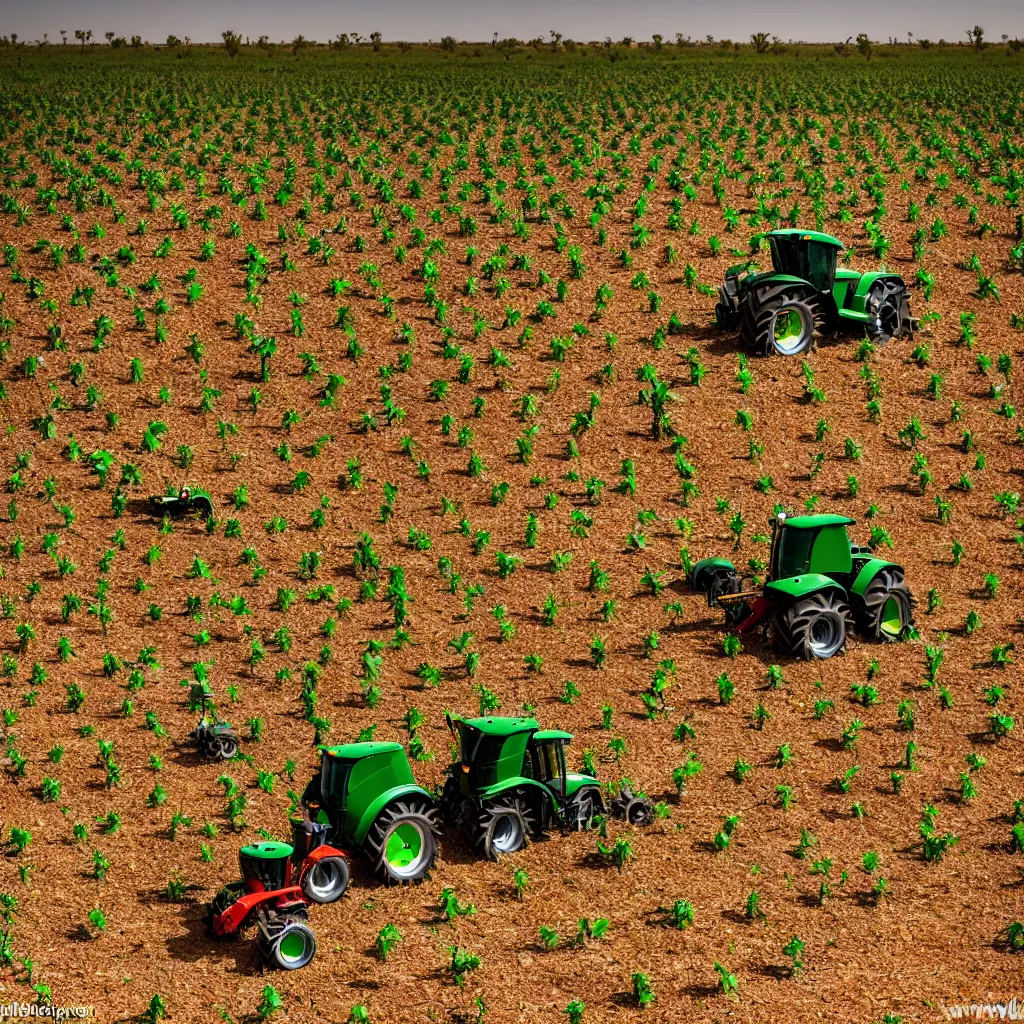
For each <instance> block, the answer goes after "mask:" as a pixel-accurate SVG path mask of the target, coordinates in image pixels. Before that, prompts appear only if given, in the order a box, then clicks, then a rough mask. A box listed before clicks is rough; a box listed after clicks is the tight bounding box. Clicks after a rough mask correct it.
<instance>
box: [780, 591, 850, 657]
mask: <svg viewBox="0 0 1024 1024" xmlns="http://www.w3.org/2000/svg"><path fill="white" fill-rule="evenodd" d="M850 622H851V618H850V606H849V605H848V604H847V603H846V601H845V599H844V598H843V596H842V595H841V594H840V593H839V592H838V591H836V590H819V591H817V592H816V593H813V594H808V595H807V596H806V597H802V598H798V599H797V600H795V601H794V602H793V603H792V604H790V605H788V606H786V607H784V608H780V609H778V610H777V611H776V612H775V617H774V620H773V623H772V625H773V628H774V631H775V636H776V639H777V640H778V642H779V643H780V644H781V645H782V647H784V648H785V650H786V651H787V652H788V653H789V654H792V655H793V656H794V657H797V658H806V659H807V660H808V661H810V660H811V659H812V658H819V659H824V658H831V657H832V656H833V655H834V654H839V652H840V651H842V650H844V649H845V647H846V633H847V629H848V627H849V625H850Z"/></svg>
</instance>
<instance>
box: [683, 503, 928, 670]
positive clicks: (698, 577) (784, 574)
mask: <svg viewBox="0 0 1024 1024" xmlns="http://www.w3.org/2000/svg"><path fill="white" fill-rule="evenodd" d="M852 523H853V520H852V519H848V518H846V516H839V515H810V516H794V517H793V518H789V517H787V516H786V514H785V512H780V513H778V515H776V516H774V517H773V518H772V519H771V520H770V525H771V528H772V546H771V557H770V561H769V570H768V580H767V582H766V583H765V584H764V586H763V587H761V588H760V589H757V588H755V586H754V582H753V581H752V580H748V579H744V578H743V577H742V576H741V575H740V573H738V572H737V571H736V569H735V568H734V567H733V564H732V562H729V561H727V560H726V559H724V558H704V559H702V560H701V561H699V562H697V563H696V564H695V565H694V566H693V567H692V568H691V569H690V571H689V573H688V575H687V579H688V581H689V583H690V585H691V586H692V587H693V588H694V589H696V590H699V591H702V592H703V593H705V594H706V595H707V601H708V606H709V607H720V608H723V609H724V610H725V620H726V623H727V625H729V627H730V628H732V629H734V630H735V631H736V632H737V633H746V632H749V631H750V630H752V629H753V628H754V627H755V626H758V625H761V624H764V625H766V626H770V627H771V629H772V632H773V633H774V636H775V640H776V642H777V643H778V644H779V646H780V647H782V648H783V649H784V650H785V651H786V653H788V654H791V655H793V656H794V657H797V658H807V659H811V658H831V657H832V656H833V655H834V654H838V653H839V652H840V651H843V650H844V649H845V647H846V637H847V635H848V634H849V632H850V631H851V630H852V629H856V630H857V631H858V632H860V633H861V634H862V635H863V636H866V637H868V638H870V639H873V640H882V641H892V640H896V639H898V638H899V637H900V636H901V635H902V633H903V631H904V629H906V627H908V626H910V625H911V624H912V623H913V605H914V599H913V597H912V596H911V594H910V590H909V589H908V588H907V584H906V581H905V579H904V575H903V568H902V567H901V566H899V565H896V564H895V563H893V562H887V561H885V560H884V559H881V558H875V557H873V556H872V554H871V552H870V551H869V550H868V549H867V548H863V547H858V546H857V545H855V544H853V543H851V541H850V537H849V535H848V534H847V532H846V528H847V526H850V525H851V524H852Z"/></svg>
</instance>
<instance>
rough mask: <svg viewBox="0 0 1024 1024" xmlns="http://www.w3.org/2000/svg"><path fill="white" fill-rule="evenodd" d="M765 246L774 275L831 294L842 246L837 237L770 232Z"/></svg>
mask: <svg viewBox="0 0 1024 1024" xmlns="http://www.w3.org/2000/svg"><path fill="white" fill-rule="evenodd" d="M768 245H769V246H770V248H771V252H772V266H773V267H774V268H775V272H776V273H778V274H788V275H789V276H790V277H798V278H800V279H801V280H802V281H809V282H810V283H811V284H812V285H813V286H814V288H815V290H816V291H818V292H821V293H827V292H831V291H832V287H833V285H834V284H835V279H836V260H837V258H838V256H839V250H840V249H842V247H843V243H842V242H840V241H839V239H838V238H833V237H832V235H826V234H823V233H822V232H820V231H772V232H770V233H769V235H768Z"/></svg>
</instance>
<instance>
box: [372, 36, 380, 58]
mask: <svg viewBox="0 0 1024 1024" xmlns="http://www.w3.org/2000/svg"><path fill="white" fill-rule="evenodd" d="M380 41H381V34H380V33H379V32H371V33H370V42H371V43H373V52H374V53H377V52H378V51H379V50H380Z"/></svg>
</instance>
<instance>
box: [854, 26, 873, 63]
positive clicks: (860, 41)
mask: <svg viewBox="0 0 1024 1024" xmlns="http://www.w3.org/2000/svg"><path fill="white" fill-rule="evenodd" d="M857 49H858V50H859V51H860V53H861V55H862V56H863V57H864V59H865V60H871V40H870V39H869V38H868V34H867V33H866V32H861V33H860V34H859V35H858V36H857Z"/></svg>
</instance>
